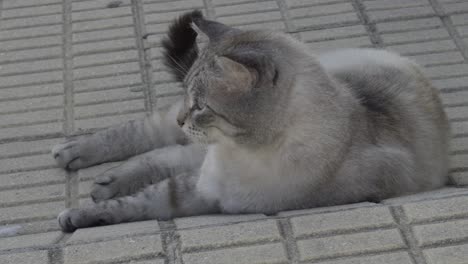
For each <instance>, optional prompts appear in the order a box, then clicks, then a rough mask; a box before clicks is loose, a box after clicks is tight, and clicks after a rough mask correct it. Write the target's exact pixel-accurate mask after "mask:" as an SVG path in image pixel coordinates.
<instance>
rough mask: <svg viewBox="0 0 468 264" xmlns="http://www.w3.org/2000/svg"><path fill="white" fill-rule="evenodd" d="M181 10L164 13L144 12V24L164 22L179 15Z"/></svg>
mask: <svg viewBox="0 0 468 264" xmlns="http://www.w3.org/2000/svg"><path fill="white" fill-rule="evenodd" d="M181 14H182V11H168V12H164V13H145V24H146V25H147V24H154V23H158V24H159V23H166V24H167V22H170V21H172V20H174V18H176V17H178V16H180V15H181Z"/></svg>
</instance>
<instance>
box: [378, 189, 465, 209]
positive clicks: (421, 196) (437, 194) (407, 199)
mask: <svg viewBox="0 0 468 264" xmlns="http://www.w3.org/2000/svg"><path fill="white" fill-rule="evenodd" d="M463 194H468V190H467V189H462V188H456V187H450V186H446V187H443V188H440V189H435V190H432V191H426V192H420V193H416V194H412V195H404V196H399V197H394V198H389V199H385V200H383V201H381V203H382V204H385V205H392V206H396V205H403V204H408V203H415V202H420V201H426V200H435V199H442V198H449V197H454V196H460V195H463Z"/></svg>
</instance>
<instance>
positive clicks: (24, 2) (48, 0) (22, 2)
mask: <svg viewBox="0 0 468 264" xmlns="http://www.w3.org/2000/svg"><path fill="white" fill-rule="evenodd" d="M60 2H61V1H60V0H35V1H34V2H31V1H29V0H14V1H5V2H4V3H3V8H4V9H10V8H20V7H26V6H41V5H49V4H58V3H60Z"/></svg>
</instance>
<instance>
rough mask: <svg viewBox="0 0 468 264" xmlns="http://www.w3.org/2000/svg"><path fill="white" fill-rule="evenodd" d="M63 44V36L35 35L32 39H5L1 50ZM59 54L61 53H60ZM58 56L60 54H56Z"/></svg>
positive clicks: (0, 47)
mask: <svg viewBox="0 0 468 264" xmlns="http://www.w3.org/2000/svg"><path fill="white" fill-rule="evenodd" d="M58 45H62V36H60V35H56V36H47V37H34V38H31V39H27V40H25V39H15V40H3V41H2V45H1V46H0V50H3V51H13V50H19V49H32V48H40V47H51V46H58ZM57 55H61V54H58V53H57ZM56 57H58V56H56Z"/></svg>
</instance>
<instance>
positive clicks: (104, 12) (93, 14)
mask: <svg viewBox="0 0 468 264" xmlns="http://www.w3.org/2000/svg"><path fill="white" fill-rule="evenodd" d="M131 14H132V9H131V8H130V7H129V6H121V7H118V8H106V9H92V10H87V11H79V12H73V13H72V15H71V17H72V22H78V21H85V20H97V19H105V18H111V17H121V16H127V15H131Z"/></svg>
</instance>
